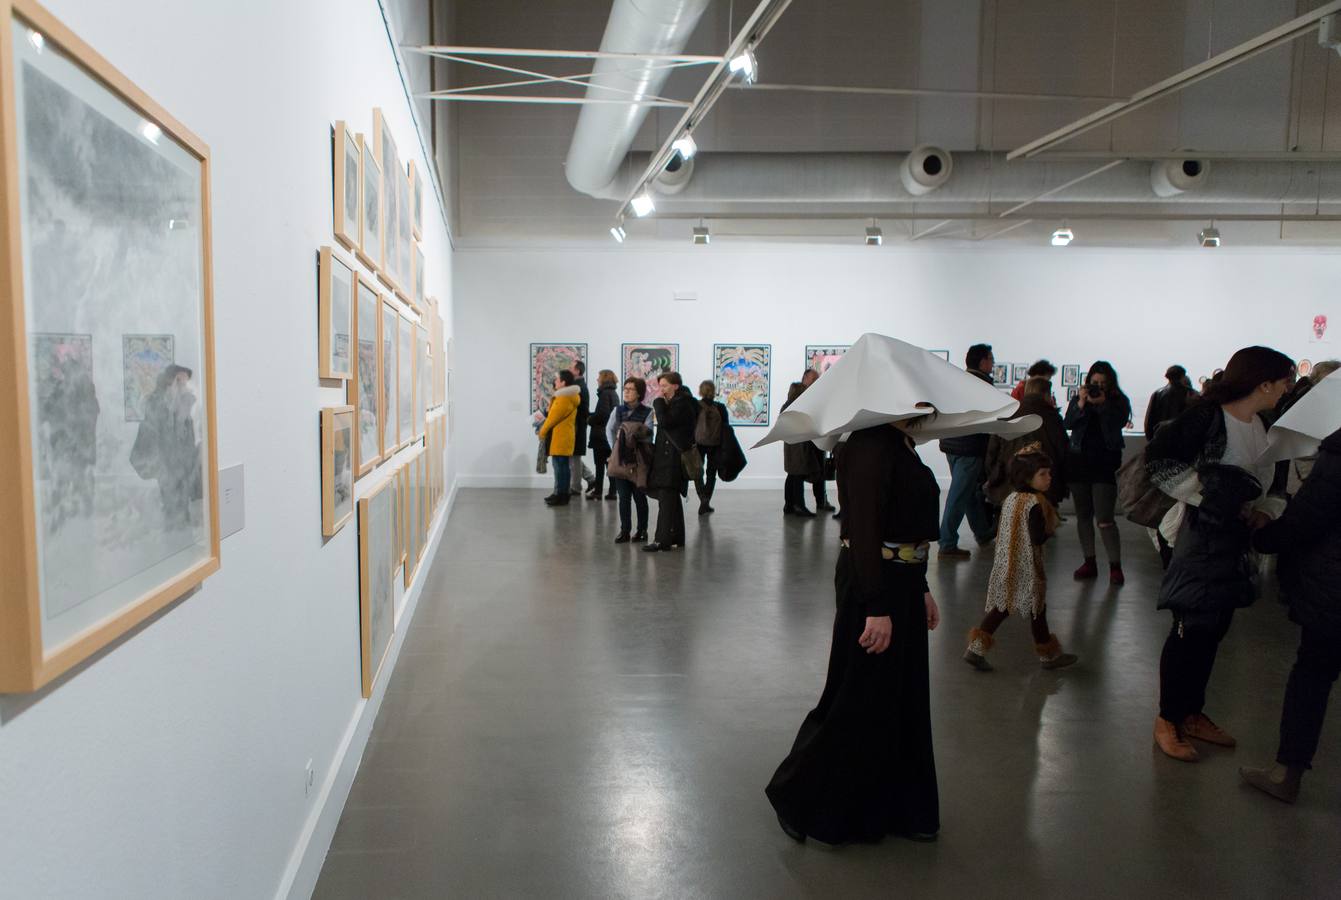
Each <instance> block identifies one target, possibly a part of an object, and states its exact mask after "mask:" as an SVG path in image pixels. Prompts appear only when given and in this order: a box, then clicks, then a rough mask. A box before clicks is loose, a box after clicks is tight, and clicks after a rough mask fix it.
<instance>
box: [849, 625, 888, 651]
mask: <svg viewBox="0 0 1341 900" xmlns="http://www.w3.org/2000/svg"><path fill="white" fill-rule="evenodd" d="M893 633H894V622H893V621H892V620H891V619H890V618H889V616H867V617H866V630H865V631H863V632H862V633H861V637H860V638H858V639H857V643H858V644H861V645H862V646H863V647H865V648H866V652H867V653H884V652H885V651H886V650H888V649H889V639H890V636H891V635H893Z"/></svg>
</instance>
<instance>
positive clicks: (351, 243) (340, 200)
mask: <svg viewBox="0 0 1341 900" xmlns="http://www.w3.org/2000/svg"><path fill="white" fill-rule="evenodd" d="M332 149H333V150H334V160H333V162H334V165H333V168H332V178H331V180H332V182H333V184H332V191H331V193H332V195H333V198H334V201H335V202H334V215H335V228H334V231H335V239H336V240H337V241H339V242H340V243H342V244H344V245H345V247H346V248H348V249H350V250H357V249H358V247H359V213H360V211H361V209H362V200H363V197H362V195H361V194H360V193H359V191H360V190H361V189H362V187H363V185H362V181H363V179H362V178H361V177H360V176H359V165H360V164H361V163H362V162H363V158H362V157H363V151H362V150H360V149H359V142H358V138H357V137H356V136H355V134H354V132H352V131H350V130H349V129H348V128H347V127H345V123H344V122H336V123H335V134H334V144H333V148H332Z"/></svg>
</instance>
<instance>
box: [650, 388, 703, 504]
mask: <svg viewBox="0 0 1341 900" xmlns="http://www.w3.org/2000/svg"><path fill="white" fill-rule="evenodd" d="M652 408H653V409H654V410H656V414H657V437H656V443H655V444H654V445H653V446H652V473H651V475H649V476H648V478H647V488H648V490H673V491H678V492H679V493H681V494H687V493H688V492H689V476H688V475H686V474H685V471H684V464H683V463H682V462H681V461H680V453H681V452H683V451H685V450H688V449H689V448H690V447H692V446H694V426H695V425H696V424H698V401H697V400H695V399H694V395H693V394H691V393H689V388H687V387H685V386H684V385H680V388H679V389H678V390H677V391H676V392H675V396H674V397H672V398H671V401H670V402H669V403H667V402H666V401H665V399H664V398H662V397H658V398H657V399H656V400H655V401H654V402H653V403H652Z"/></svg>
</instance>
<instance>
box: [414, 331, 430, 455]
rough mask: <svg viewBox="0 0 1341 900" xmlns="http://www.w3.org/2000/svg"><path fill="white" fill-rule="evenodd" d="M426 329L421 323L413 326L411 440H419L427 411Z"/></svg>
mask: <svg viewBox="0 0 1341 900" xmlns="http://www.w3.org/2000/svg"><path fill="white" fill-rule="evenodd" d="M428 364H429V357H428V330H427V329H425V328H424V326H423V325H415V326H414V374H413V378H414V396H413V397H412V398H411V400H410V404H411V406H412V413H411V415H412V416H413V421H414V433H413V434H412V435H411V436H410V437H411V440H416V441H417V440H419V439H420V438H422V437H423V436H424V421H425V415H426V414H427V412H428V387H429V374H428Z"/></svg>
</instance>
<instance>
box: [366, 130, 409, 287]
mask: <svg viewBox="0 0 1341 900" xmlns="http://www.w3.org/2000/svg"><path fill="white" fill-rule="evenodd" d="M373 149H374V151H375V155H376V156H377V161H378V163H380V164H381V167H382V250H381V257H380V259H381V262H380V265H379V268H378V272H377V274H378V277H380V278H381V279H382V280H383V281H384V282H386V285H387V287H389V288H391V289H392V290H393V291H400V290H401V281H402V278H403V276H404V273H403V272H402V271H401V268H400V259H401V250H400V201H401V198H402V197H404V196H405V193H406V192H405V190H404V187H403V186H402V184H401V182H403V181H405V169H404V168H403V167H402V166H401V164H400V157H399V156H398V155H397V154H396V141H395V139H394V138H392V137H391V129H390V128H389V127H388V126H387V121H386V117H385V116H384V115H382V110H380V109H374V110H373Z"/></svg>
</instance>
